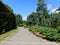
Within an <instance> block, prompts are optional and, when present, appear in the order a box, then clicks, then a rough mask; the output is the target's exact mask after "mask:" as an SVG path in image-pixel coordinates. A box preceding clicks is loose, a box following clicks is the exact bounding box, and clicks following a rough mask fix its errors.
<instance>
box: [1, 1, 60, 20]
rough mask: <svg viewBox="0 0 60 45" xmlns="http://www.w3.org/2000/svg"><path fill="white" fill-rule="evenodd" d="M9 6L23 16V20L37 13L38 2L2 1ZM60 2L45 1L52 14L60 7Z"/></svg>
mask: <svg viewBox="0 0 60 45" xmlns="http://www.w3.org/2000/svg"><path fill="white" fill-rule="evenodd" d="M2 1H3V2H4V3H6V4H8V5H9V6H10V7H11V8H12V9H13V11H14V13H15V14H21V15H22V17H23V19H24V20H26V17H27V16H28V15H29V14H30V13H31V12H34V11H36V8H37V0H2ZM59 1H60V0H45V2H46V4H47V7H48V9H49V10H50V12H54V11H55V10H56V9H57V8H58V7H59V6H60V5H59Z"/></svg>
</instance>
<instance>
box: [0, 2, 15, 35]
mask: <svg viewBox="0 0 60 45" xmlns="http://www.w3.org/2000/svg"><path fill="white" fill-rule="evenodd" d="M14 28H16V18H15V15H14V13H13V10H12V9H11V8H10V7H9V6H8V5H6V4H4V3H2V1H0V34H1V33H4V32H7V31H10V30H11V29H14Z"/></svg>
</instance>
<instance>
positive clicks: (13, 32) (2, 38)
mask: <svg viewBox="0 0 60 45" xmlns="http://www.w3.org/2000/svg"><path fill="white" fill-rule="evenodd" d="M17 32H18V29H17V28H16V29H13V30H11V31H9V32H6V33H5V34H1V35H0V42H1V41H2V40H4V39H5V38H7V37H10V36H11V35H13V34H15V33H17Z"/></svg>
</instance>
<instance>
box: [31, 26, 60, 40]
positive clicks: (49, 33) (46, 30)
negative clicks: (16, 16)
mask: <svg viewBox="0 0 60 45" xmlns="http://www.w3.org/2000/svg"><path fill="white" fill-rule="evenodd" d="M58 29H60V28H58ZM30 30H31V31H33V32H40V33H41V34H42V35H43V36H45V38H47V39H49V40H54V41H60V36H59V35H60V33H58V30H57V29H55V28H51V27H43V26H31V27H30Z"/></svg>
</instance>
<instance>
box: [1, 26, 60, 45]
mask: <svg viewBox="0 0 60 45" xmlns="http://www.w3.org/2000/svg"><path fill="white" fill-rule="evenodd" d="M18 30H19V32H18V33H16V34H15V35H14V36H12V37H10V38H8V39H6V40H4V41H2V42H1V43H0V45H60V44H59V43H56V42H50V41H47V40H45V39H42V38H39V37H37V36H35V35H34V34H33V33H31V32H30V31H29V30H28V29H27V28H24V27H18Z"/></svg>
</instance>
